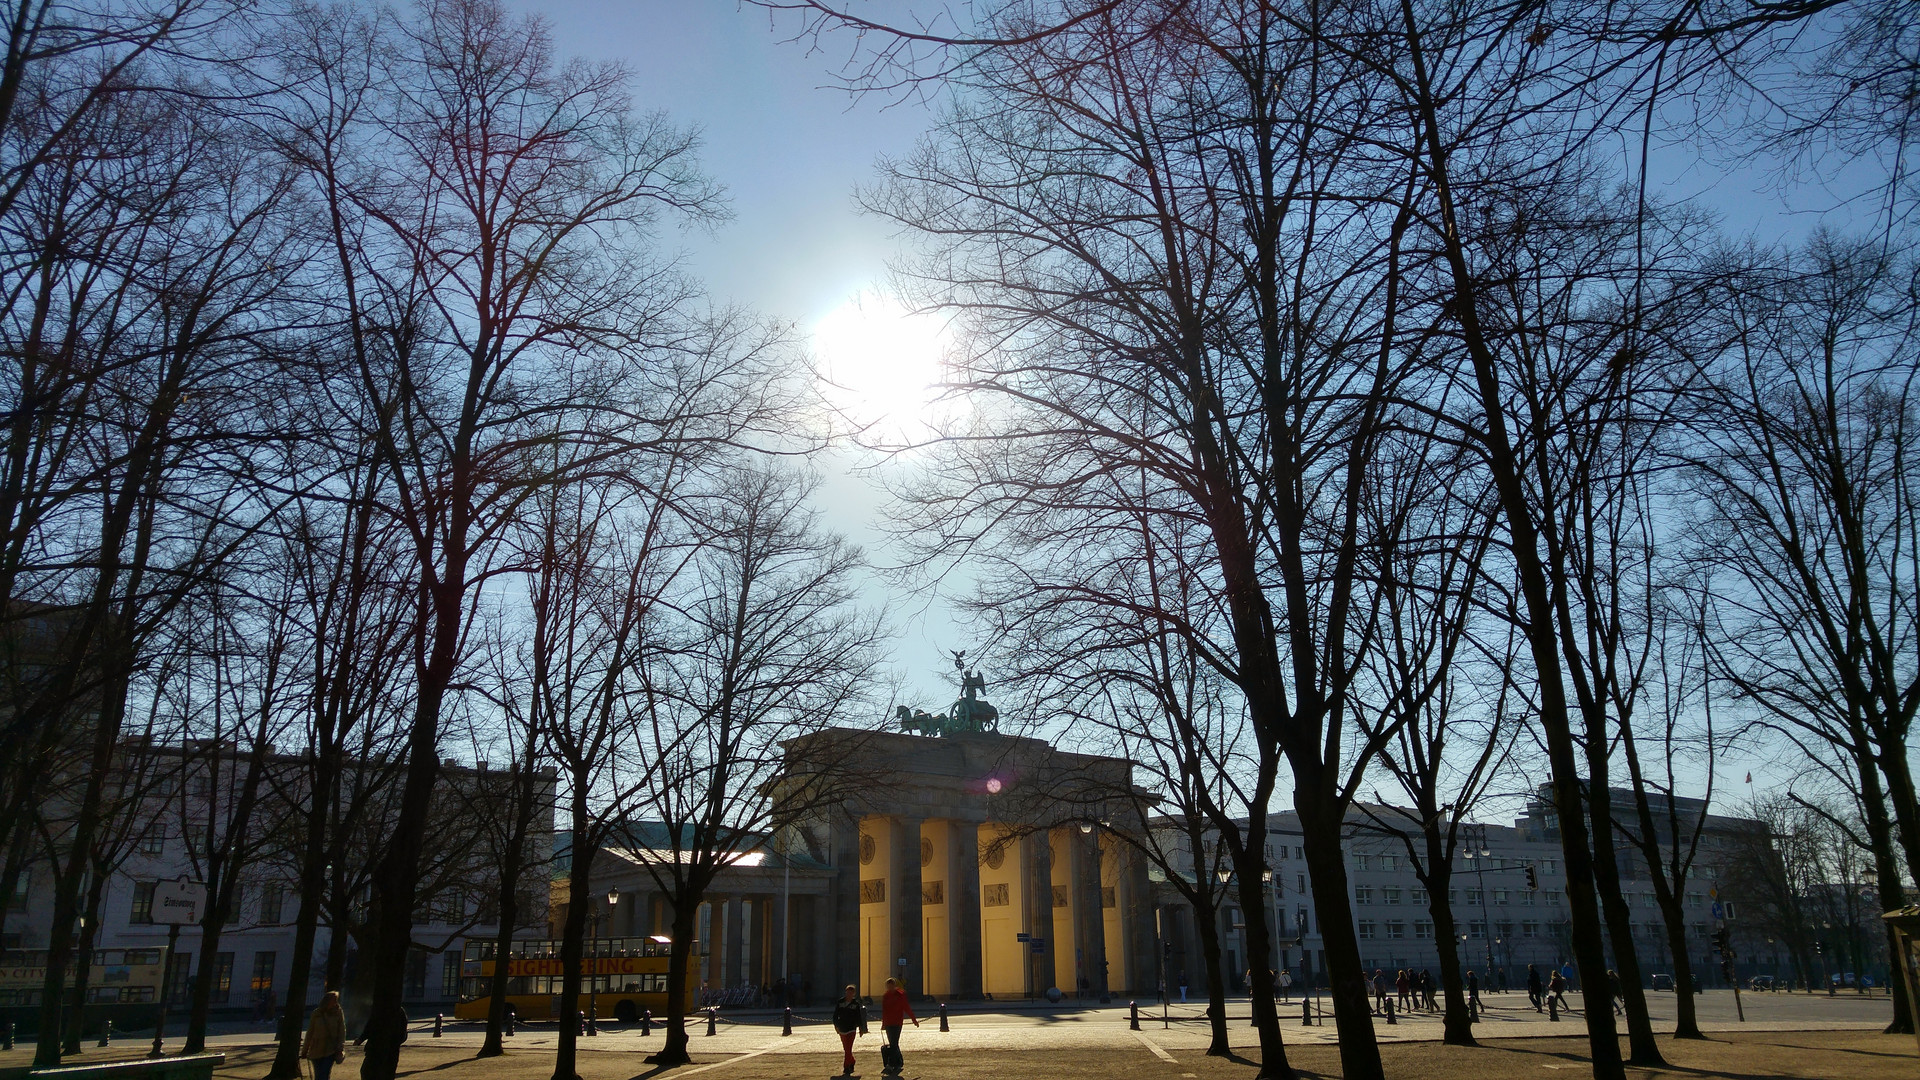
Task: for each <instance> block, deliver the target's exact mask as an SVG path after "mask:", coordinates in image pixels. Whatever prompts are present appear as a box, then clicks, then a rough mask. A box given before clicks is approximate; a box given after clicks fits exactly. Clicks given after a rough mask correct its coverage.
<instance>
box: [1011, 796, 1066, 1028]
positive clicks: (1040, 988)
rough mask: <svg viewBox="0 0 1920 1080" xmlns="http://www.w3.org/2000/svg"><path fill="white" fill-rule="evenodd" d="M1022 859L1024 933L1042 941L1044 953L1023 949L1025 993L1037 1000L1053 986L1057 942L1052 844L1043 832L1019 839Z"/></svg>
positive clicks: (1041, 830) (1042, 830) (1045, 832)
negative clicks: (1023, 864)
mask: <svg viewBox="0 0 1920 1080" xmlns="http://www.w3.org/2000/svg"><path fill="white" fill-rule="evenodd" d="M1020 846H1021V847H1022V849H1024V854H1025V856H1026V881H1024V882H1023V883H1022V888H1021V890H1020V891H1021V892H1022V893H1023V894H1025V898H1026V905H1025V907H1026V915H1027V933H1028V934H1030V935H1032V936H1034V937H1037V938H1043V939H1045V940H1046V945H1045V948H1046V951H1045V952H1043V953H1041V954H1039V955H1037V956H1036V955H1034V952H1033V948H1032V947H1031V946H1029V947H1028V948H1027V993H1028V994H1029V996H1033V997H1039V996H1042V995H1044V994H1045V993H1046V992H1047V988H1048V987H1051V986H1052V985H1053V979H1052V978H1051V977H1050V976H1051V975H1052V973H1053V951H1054V950H1055V949H1057V948H1059V947H1060V943H1059V942H1057V941H1054V940H1052V939H1053V845H1052V842H1051V841H1050V840H1049V839H1048V837H1047V830H1045V829H1036V830H1034V831H1032V832H1030V833H1028V834H1027V835H1026V836H1024V837H1021V839H1020Z"/></svg>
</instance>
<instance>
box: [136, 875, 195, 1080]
mask: <svg viewBox="0 0 1920 1080" xmlns="http://www.w3.org/2000/svg"><path fill="white" fill-rule="evenodd" d="M206 906H207V885H206V883H205V882H203V881H188V880H187V879H186V878H185V877H182V878H180V879H179V880H177V881H156V882H154V883H153V921H154V922H156V923H161V924H164V925H165V926H166V928H167V959H166V961H165V962H164V963H163V964H162V965H161V968H160V1015H159V1017H158V1018H156V1019H155V1020H154V1022H153V1049H152V1050H149V1051H147V1056H148V1057H159V1056H160V1055H161V1053H162V1051H161V1049H160V1044H161V1041H162V1040H163V1039H165V1038H166V1032H167V1001H168V999H170V998H171V997H172V996H173V957H174V947H175V946H176V945H178V944H179V943H180V928H181V927H182V926H188V925H191V924H193V923H197V922H199V921H200V912H201V910H202V909H204V908H205V907H206Z"/></svg>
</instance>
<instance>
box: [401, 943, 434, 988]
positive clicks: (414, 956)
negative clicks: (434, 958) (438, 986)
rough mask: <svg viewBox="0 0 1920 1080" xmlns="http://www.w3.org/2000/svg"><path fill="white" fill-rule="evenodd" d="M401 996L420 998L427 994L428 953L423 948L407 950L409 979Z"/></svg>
mask: <svg viewBox="0 0 1920 1080" xmlns="http://www.w3.org/2000/svg"><path fill="white" fill-rule="evenodd" d="M400 989H401V996H402V997H406V998H409V999H412V1000H415V1001H417V1000H419V999H420V998H423V997H426V996H427V954H426V952H425V951H424V950H421V949H408V950H407V981H406V984H405V985H404V986H402V987H401V988H400Z"/></svg>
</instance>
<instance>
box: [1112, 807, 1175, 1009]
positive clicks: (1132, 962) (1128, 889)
mask: <svg viewBox="0 0 1920 1080" xmlns="http://www.w3.org/2000/svg"><path fill="white" fill-rule="evenodd" d="M1117 854H1118V855H1119V857H1120V887H1121V888H1122V889H1123V890H1124V891H1123V892H1122V893H1121V899H1120V918H1121V921H1122V924H1123V925H1124V926H1125V927H1126V930H1125V936H1126V939H1127V948H1128V951H1127V980H1128V982H1130V983H1131V984H1132V988H1133V994H1134V996H1135V997H1142V996H1146V995H1149V994H1158V993H1159V990H1160V985H1159V977H1160V967H1161V964H1162V963H1163V961H1164V958H1163V956H1162V954H1161V950H1160V943H1159V941H1158V940H1157V935H1156V934H1155V929H1156V926H1155V915H1154V898H1153V882H1152V881H1149V880H1148V879H1147V860H1146V859H1144V858H1142V857H1141V855H1140V853H1139V852H1137V851H1134V850H1133V848H1132V847H1131V846H1130V845H1124V844H1123V845H1121V846H1120V847H1119V848H1118V849H1117Z"/></svg>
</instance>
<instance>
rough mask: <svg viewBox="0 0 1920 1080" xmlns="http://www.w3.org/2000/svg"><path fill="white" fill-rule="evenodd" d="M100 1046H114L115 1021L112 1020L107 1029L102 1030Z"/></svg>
mask: <svg viewBox="0 0 1920 1080" xmlns="http://www.w3.org/2000/svg"><path fill="white" fill-rule="evenodd" d="M100 1045H101V1046H111V1045H113V1021H111V1020H109V1021H107V1026H106V1027H103V1028H101V1029H100Z"/></svg>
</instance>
